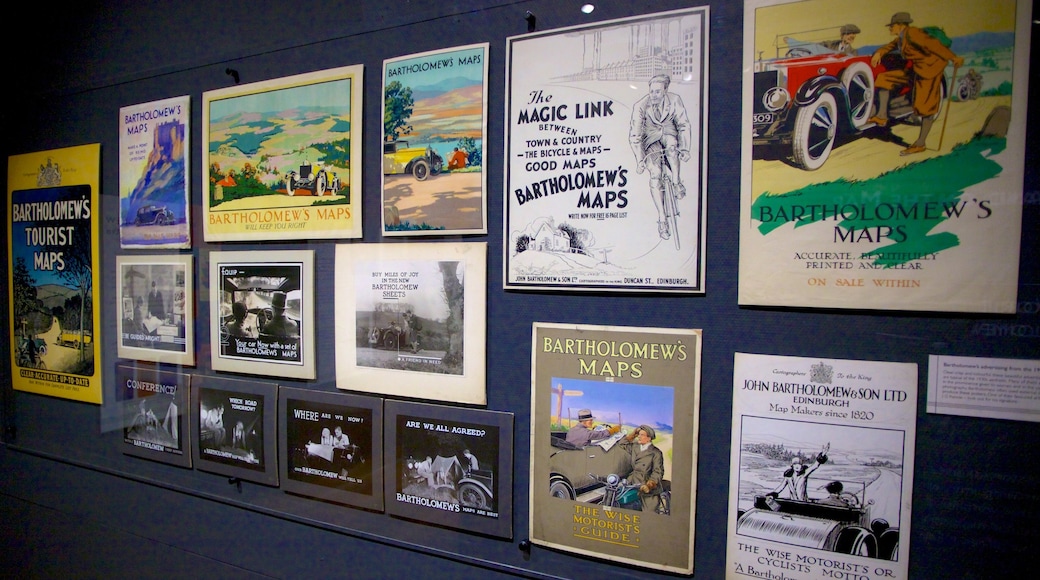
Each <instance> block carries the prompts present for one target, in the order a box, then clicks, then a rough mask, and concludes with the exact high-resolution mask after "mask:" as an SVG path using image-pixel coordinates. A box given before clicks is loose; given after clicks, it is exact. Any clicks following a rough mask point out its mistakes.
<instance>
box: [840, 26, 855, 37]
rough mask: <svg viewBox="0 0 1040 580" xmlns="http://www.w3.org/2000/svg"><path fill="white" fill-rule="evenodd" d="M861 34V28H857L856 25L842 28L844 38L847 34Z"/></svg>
mask: <svg viewBox="0 0 1040 580" xmlns="http://www.w3.org/2000/svg"><path fill="white" fill-rule="evenodd" d="M859 33H860V30H859V26H856V25H855V24H846V25H845V26H842V27H841V35H842V36H845V35H846V34H859Z"/></svg>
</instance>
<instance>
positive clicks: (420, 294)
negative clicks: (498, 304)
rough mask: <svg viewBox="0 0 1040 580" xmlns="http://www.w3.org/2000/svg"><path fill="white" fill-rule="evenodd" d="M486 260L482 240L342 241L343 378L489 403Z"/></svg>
mask: <svg viewBox="0 0 1040 580" xmlns="http://www.w3.org/2000/svg"><path fill="white" fill-rule="evenodd" d="M486 260H487V245H486V244H483V243H460V244H442V243H438V244H407V245H405V244H363V245H358V244H353V245H341V246H339V247H337V251H336V296H337V300H336V337H337V349H336V361H337V384H338V385H339V386H340V387H341V388H349V389H355V390H362V391H372V392H377V393H383V394H396V395H405V396H412V397H420V398H424V399H437V400H450V401H458V402H464V403H478V404H479V403H483V402H484V399H485V391H484V372H485V366H484V335H485V324H486V323H485V316H484V312H485V309H486V289H485V288H486V286H485V284H484V280H485V279H486ZM344 346H345V347H346V348H343V347H344Z"/></svg>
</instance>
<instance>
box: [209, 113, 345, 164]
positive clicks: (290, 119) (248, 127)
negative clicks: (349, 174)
mask: <svg viewBox="0 0 1040 580" xmlns="http://www.w3.org/2000/svg"><path fill="white" fill-rule="evenodd" d="M209 125H210V127H209V129H210V132H209V135H210V141H209V143H208V144H207V147H208V148H209V153H210V162H211V163H214V162H215V163H218V164H219V165H220V166H221V168H222V169H224V170H228V169H241V166H242V164H243V163H246V162H250V163H252V164H253V165H254V166H256V165H258V163H259V160H260V159H261V158H267V159H268V163H269V164H270V165H272V166H274V167H282V166H293V165H297V164H299V162H300V160H301V159H302V158H306V159H308V160H310V161H321V160H322V157H323V156H322V153H321V152H320V151H318V150H317V149H314V148H313V146H314V145H316V144H325V143H332V142H337V141H342V140H344V139H348V138H349V137H350V114H349V113H348V112H346V110H345V109H344V108H342V107H293V108H290V109H284V110H280V111H268V112H234V113H230V114H228V115H225V116H223V117H220V118H217V119H211V120H210V124H209Z"/></svg>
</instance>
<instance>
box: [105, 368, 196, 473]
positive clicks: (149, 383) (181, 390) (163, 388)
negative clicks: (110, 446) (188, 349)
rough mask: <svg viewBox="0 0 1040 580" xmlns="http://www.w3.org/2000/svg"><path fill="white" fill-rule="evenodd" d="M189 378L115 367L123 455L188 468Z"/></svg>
mask: <svg viewBox="0 0 1040 580" xmlns="http://www.w3.org/2000/svg"><path fill="white" fill-rule="evenodd" d="M190 382H191V375H186V374H180V373H172V372H165V371H160V370H156V369H154V368H145V367H137V366H122V365H119V366H117V367H116V388H117V389H118V393H117V398H118V399H119V401H120V403H119V404H120V406H121V411H122V424H123V453H125V454H127V455H133V456H136V457H144V458H145V459H152V460H154V461H161V462H163V463H169V464H171V465H179V466H181V467H191V451H190V446H191V443H190V441H191V435H190V433H191V430H190V429H189V428H188V395H189V389H190Z"/></svg>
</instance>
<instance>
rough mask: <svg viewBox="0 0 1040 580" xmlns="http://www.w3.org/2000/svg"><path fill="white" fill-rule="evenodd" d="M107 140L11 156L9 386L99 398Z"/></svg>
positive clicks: (88, 399) (94, 400)
mask: <svg viewBox="0 0 1040 580" xmlns="http://www.w3.org/2000/svg"><path fill="white" fill-rule="evenodd" d="M100 166H101V145H99V144H96V143H95V144H92V145H81V146H79V147H67V148H65V149H52V150H50V151H40V152H37V153H26V154H24V155H12V156H11V157H9V158H8V162H7V199H8V200H9V203H10V204H11V205H10V207H9V208H8V209H9V210H10V211H9V215H10V216H11V227H10V229H9V230H8V235H9V236H10V237H9V238H8V240H7V242H8V246H7V247H8V248H9V252H10V253H9V255H8V259H9V262H8V271H9V272H10V276H11V277H10V279H9V281H8V283H9V286H8V292H9V294H8V295H9V296H10V316H11V328H10V333H11V334H10V337H9V338H10V345H11V386H12V387H14V389H15V390H18V391H28V392H31V393H39V394H42V395H52V396H55V397H61V398H64V399H73V400H76V401H83V402H87V403H97V404H100V403H101V399H102V391H101V385H102V382H101V376H102V372H101V346H100V345H101V344H102V336H101V332H100V330H101V312H100V310H101V309H100V304H101V302H100V297H99V292H100V291H101V284H100V279H101V272H100V268H99V264H100V263H101V261H100V257H99V256H100V253H99V249H98V243H99V241H100V237H101V232H100V230H99V225H98V224H99V215H100V213H99V212H100V208H101V206H100V205H99V204H98V195H99V192H98V184H99V171H100Z"/></svg>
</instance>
